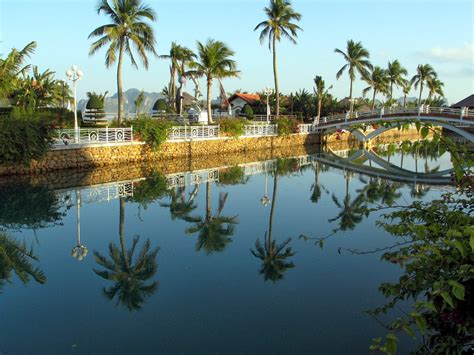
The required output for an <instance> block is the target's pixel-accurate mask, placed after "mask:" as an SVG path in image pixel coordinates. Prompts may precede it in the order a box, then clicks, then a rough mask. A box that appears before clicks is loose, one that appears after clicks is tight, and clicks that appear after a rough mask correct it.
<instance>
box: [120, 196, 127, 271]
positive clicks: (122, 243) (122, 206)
mask: <svg viewBox="0 0 474 355" xmlns="http://www.w3.org/2000/svg"><path fill="white" fill-rule="evenodd" d="M124 225H125V199H124V198H123V197H120V220H119V236H120V246H121V248H122V258H123V262H124V263H125V267H126V268H127V269H128V258H127V248H126V246H125V238H124V233H123V232H124Z"/></svg>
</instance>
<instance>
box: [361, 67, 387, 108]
mask: <svg viewBox="0 0 474 355" xmlns="http://www.w3.org/2000/svg"><path fill="white" fill-rule="evenodd" d="M364 81H365V82H367V84H369V86H368V87H366V88H365V89H364V90H363V91H362V93H363V95H364V96H365V95H366V94H367V93H368V92H369V91H370V90H372V92H373V94H372V112H373V111H374V108H375V95H377V93H378V92H380V93H387V92H389V84H390V79H389V76H388V73H387V71H386V70H385V69H382V68H380V67H377V66H376V67H374V68H373V69H372V70H371V72H370V74H369V76H367V77H366V78H364Z"/></svg>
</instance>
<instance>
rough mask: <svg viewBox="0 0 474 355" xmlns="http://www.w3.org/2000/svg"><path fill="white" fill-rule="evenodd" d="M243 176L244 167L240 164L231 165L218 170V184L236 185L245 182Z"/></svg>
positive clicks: (245, 179)
mask: <svg viewBox="0 0 474 355" xmlns="http://www.w3.org/2000/svg"><path fill="white" fill-rule="evenodd" d="M247 180H248V179H247V178H246V177H245V173H244V169H242V168H241V167H240V166H233V167H231V168H227V169H224V170H220V171H219V184H220V185H224V186H225V185H238V184H245V183H246V182H247Z"/></svg>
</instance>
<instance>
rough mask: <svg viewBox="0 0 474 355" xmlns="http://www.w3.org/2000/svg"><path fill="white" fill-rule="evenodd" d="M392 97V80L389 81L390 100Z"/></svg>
mask: <svg viewBox="0 0 474 355" xmlns="http://www.w3.org/2000/svg"><path fill="white" fill-rule="evenodd" d="M392 97H393V81H392V82H390V100H392Z"/></svg>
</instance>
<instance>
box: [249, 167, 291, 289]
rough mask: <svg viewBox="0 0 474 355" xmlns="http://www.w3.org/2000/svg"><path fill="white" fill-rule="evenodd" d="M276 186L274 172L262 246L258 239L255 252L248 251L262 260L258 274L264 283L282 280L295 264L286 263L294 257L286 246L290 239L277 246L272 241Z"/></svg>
mask: <svg viewBox="0 0 474 355" xmlns="http://www.w3.org/2000/svg"><path fill="white" fill-rule="evenodd" d="M277 186H278V174H277V172H276V171H275V173H274V175H273V195H272V207H271V209H270V216H269V221H268V231H267V232H265V237H264V241H263V244H262V243H261V242H260V240H259V239H257V240H256V242H255V250H252V249H250V252H251V253H252V255H253V256H255V257H256V258H258V259H260V260H262V265H261V267H260V271H259V273H260V274H261V275H263V279H264V280H265V281H268V280H270V281H272V282H274V283H275V282H277V281H279V280H281V279H283V275H284V273H285V272H286V271H287V270H288V269H292V268H294V267H295V264H294V263H293V262H292V261H287V259H288V258H289V257H292V256H293V255H295V253H294V252H293V251H292V249H291V247H290V246H288V244H290V242H291V238H288V239H286V240H285V241H284V242H283V243H281V244H277V243H276V241H275V240H272V231H273V216H274V214H275V204H276V195H277Z"/></svg>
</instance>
